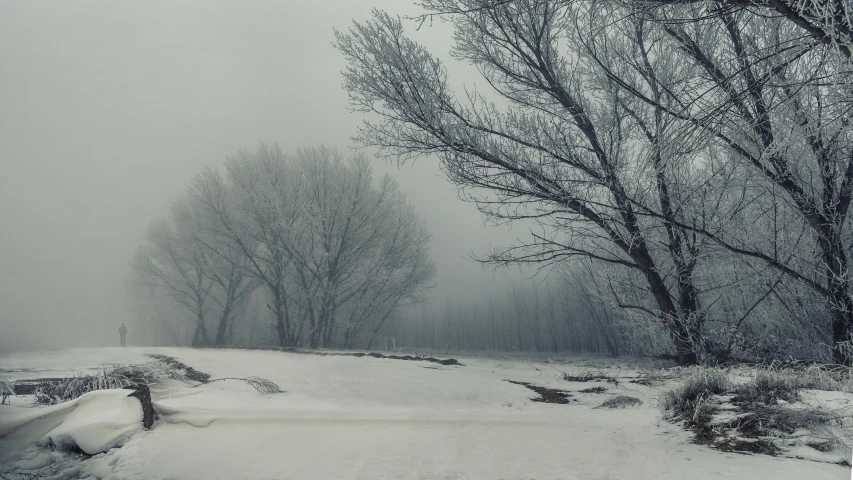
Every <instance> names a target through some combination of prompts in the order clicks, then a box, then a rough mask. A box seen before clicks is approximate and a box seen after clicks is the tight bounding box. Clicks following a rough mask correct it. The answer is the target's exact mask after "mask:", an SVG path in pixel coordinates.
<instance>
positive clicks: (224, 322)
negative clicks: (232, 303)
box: [214, 307, 231, 346]
mask: <svg viewBox="0 0 853 480" xmlns="http://www.w3.org/2000/svg"><path fill="white" fill-rule="evenodd" d="M230 310H231V309H230V307H225V309H224V310H223V311H222V316H221V317H220V318H219V325H218V326H217V328H216V341H215V343H214V345H216V346H220V345H224V344H225V330H226V329H227V327H228V317H229V315H230V314H231V312H230Z"/></svg>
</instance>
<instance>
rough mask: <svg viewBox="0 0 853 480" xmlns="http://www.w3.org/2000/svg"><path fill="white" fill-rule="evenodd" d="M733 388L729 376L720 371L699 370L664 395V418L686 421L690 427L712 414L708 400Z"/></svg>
mask: <svg viewBox="0 0 853 480" xmlns="http://www.w3.org/2000/svg"><path fill="white" fill-rule="evenodd" d="M730 388H731V381H730V380H729V377H728V375H726V374H725V373H724V372H722V371H720V370H714V369H699V370H698V371H697V372H695V373H693V374H692V375H690V376H689V377H687V379H686V380H685V381H684V383H683V384H682V385H681V386H680V387H678V388H676V389H674V390H670V391H668V392H666V393H664V395H663V398H662V400H661V404H660V405H661V409H662V410H663V415H664V418H666V419H669V420H684V421H685V422H686V424H687V425H688V426H692V425H694V424H695V423H697V422H699V421H701V420H702V419H703V418H707V417H708V416H709V415H710V414H711V413H712V412H711V411H709V410H708V409H707V408H708V406H707V400H708V399H709V398H710V397H711V396H712V395H722V394H724V393H726V392H728V391H729V389H730Z"/></svg>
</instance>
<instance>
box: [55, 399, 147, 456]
mask: <svg viewBox="0 0 853 480" xmlns="http://www.w3.org/2000/svg"><path fill="white" fill-rule="evenodd" d="M128 393H130V392H129V391H128V390H123V389H120V390H100V391H96V392H90V393H87V394H86V395H83V396H82V397H80V398H79V399H78V401H77V408H75V409H74V410H72V411H71V412H70V413H69V414H68V416H67V417H65V419H64V420H63V421H62V423H61V424H60V425H59V426H57V427H56V428H54V429H53V430H51V431H50V432H49V433H48V434H47V435H46V436H45V438H46V439H47V440H49V441H53V443H54V445H56V446H57V447H59V448H60V449H65V448H67V447H69V446H72V445H77V446H78V447H80V450H83V451H84V452H86V453H88V454H89V455H94V454H96V453H101V452H106V451H107V450H109V449H111V448H115V447H120V446H121V445H122V444H123V443H124V442H125V441H126V440H127V439H128V438H130V436H131V435H133V434H134V433H136V432H138V431H140V430H142V404H141V403H139V400H138V399H137V398H135V397H128V396H127V395H128Z"/></svg>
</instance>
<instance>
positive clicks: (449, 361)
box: [213, 347, 465, 367]
mask: <svg viewBox="0 0 853 480" xmlns="http://www.w3.org/2000/svg"><path fill="white" fill-rule="evenodd" d="M213 348H225V349H237V350H270V351H276V352H288V353H298V354H300V355H320V356H321V357H326V356H342V357H359V358H361V357H373V358H387V359H391V360H410V361H413V362H431V363H437V364H439V365H455V366H460V367H464V366H465V365H464V364H462V363H459V361H458V360H456V359H455V358H447V359H444V360H442V359H440V358H435V357H425V356H419V355H384V354H381V353H378V352H370V353H363V352H355V353H349V352H318V351H315V350H310V351H306V350H298V349H295V348H290V347H213Z"/></svg>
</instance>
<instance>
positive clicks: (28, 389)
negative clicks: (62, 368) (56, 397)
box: [12, 378, 68, 395]
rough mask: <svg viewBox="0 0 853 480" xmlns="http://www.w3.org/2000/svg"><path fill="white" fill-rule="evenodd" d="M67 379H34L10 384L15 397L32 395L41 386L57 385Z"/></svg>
mask: <svg viewBox="0 0 853 480" xmlns="http://www.w3.org/2000/svg"><path fill="white" fill-rule="evenodd" d="M67 380H68V379H67V378H36V379H32V380H15V381H14V382H12V389H13V390H15V395H32V394H33V393H34V392H35V391H36V389H37V388H39V387H40V386H42V385H47V384H52V385H59V384H60V383H62V382H65V381H67Z"/></svg>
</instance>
